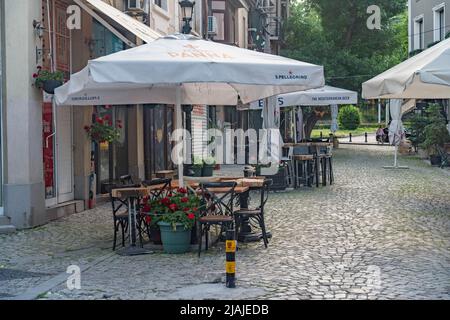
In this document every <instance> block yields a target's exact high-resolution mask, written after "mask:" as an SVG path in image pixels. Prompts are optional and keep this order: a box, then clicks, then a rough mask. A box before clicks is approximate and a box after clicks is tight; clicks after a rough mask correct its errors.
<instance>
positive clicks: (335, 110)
mask: <svg viewBox="0 0 450 320" xmlns="http://www.w3.org/2000/svg"><path fill="white" fill-rule="evenodd" d="M338 114H339V106H338V105H337V104H333V105H331V132H332V133H333V134H335V133H336V131H338V130H339V125H338Z"/></svg>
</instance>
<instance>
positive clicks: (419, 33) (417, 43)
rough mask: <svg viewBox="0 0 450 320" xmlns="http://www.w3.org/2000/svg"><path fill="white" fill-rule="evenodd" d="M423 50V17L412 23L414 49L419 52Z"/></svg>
mask: <svg viewBox="0 0 450 320" xmlns="http://www.w3.org/2000/svg"><path fill="white" fill-rule="evenodd" d="M423 48H424V29H423V16H421V17H418V18H416V19H415V21H414V49H415V50H419V49H423Z"/></svg>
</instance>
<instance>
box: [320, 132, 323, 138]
mask: <svg viewBox="0 0 450 320" xmlns="http://www.w3.org/2000/svg"><path fill="white" fill-rule="evenodd" d="M320 139H323V132H322V131H320Z"/></svg>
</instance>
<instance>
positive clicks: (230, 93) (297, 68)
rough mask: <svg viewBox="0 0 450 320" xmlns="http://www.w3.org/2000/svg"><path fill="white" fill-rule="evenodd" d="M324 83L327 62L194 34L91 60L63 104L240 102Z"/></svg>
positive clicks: (63, 94) (59, 93)
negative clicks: (324, 69)
mask: <svg viewBox="0 0 450 320" xmlns="http://www.w3.org/2000/svg"><path fill="white" fill-rule="evenodd" d="M323 84H324V74H323V67H322V66H317V65H313V64H309V63H305V62H300V61H296V60H292V59H288V58H284V57H280V56H275V55H269V54H265V53H260V52H256V51H251V50H246V49H241V48H238V47H233V46H229V45H224V44H219V43H216V42H211V41H205V40H201V39H199V38H196V37H194V36H190V35H189V36H186V35H180V34H176V35H172V36H167V37H162V38H160V39H158V40H156V41H154V42H152V43H149V44H146V45H142V46H140V47H137V48H133V49H129V50H125V51H121V52H118V53H115V54H111V55H108V56H105V57H102V58H99V59H95V60H92V61H90V62H89V64H88V66H87V67H86V68H85V69H83V70H82V71H80V72H79V73H77V74H74V75H73V76H72V78H71V80H70V81H69V82H68V83H66V84H65V85H64V86H62V87H60V88H58V89H57V90H56V93H55V98H56V103H57V104H58V105H113V104H144V103H155V104H176V103H177V97H176V94H175V93H174V88H179V89H180V97H179V99H180V100H181V103H182V104H209V105H237V104H238V102H239V99H240V102H242V103H249V102H251V101H255V100H258V99H263V98H266V97H270V96H274V95H278V94H281V93H286V92H292V91H299V90H307V89H311V88H317V87H321V86H323Z"/></svg>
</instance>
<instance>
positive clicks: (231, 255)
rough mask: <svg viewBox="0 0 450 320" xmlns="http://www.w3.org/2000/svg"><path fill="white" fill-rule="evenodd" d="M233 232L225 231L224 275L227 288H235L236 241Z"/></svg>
mask: <svg viewBox="0 0 450 320" xmlns="http://www.w3.org/2000/svg"><path fill="white" fill-rule="evenodd" d="M234 238H235V232H234V230H228V231H227V241H226V244H225V247H226V255H227V258H226V273H227V283H226V286H227V288H236V247H237V241H236V240H235V239H234Z"/></svg>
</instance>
